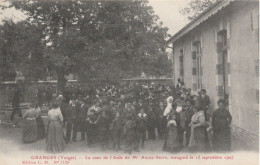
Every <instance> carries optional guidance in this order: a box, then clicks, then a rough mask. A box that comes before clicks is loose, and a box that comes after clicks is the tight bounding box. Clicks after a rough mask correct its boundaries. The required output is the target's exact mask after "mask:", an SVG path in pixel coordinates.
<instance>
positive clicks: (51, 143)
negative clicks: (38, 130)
mask: <svg viewBox="0 0 260 165" xmlns="http://www.w3.org/2000/svg"><path fill="white" fill-rule="evenodd" d="M63 150H64V139H63V130H62V123H61V122H60V121H51V122H50V124H49V129H48V135H47V151H50V152H61V151H63Z"/></svg>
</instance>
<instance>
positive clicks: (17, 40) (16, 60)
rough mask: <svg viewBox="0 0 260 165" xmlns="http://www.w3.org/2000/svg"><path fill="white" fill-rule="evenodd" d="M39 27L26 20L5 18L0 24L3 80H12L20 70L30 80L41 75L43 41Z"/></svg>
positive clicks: (42, 72) (42, 73)
mask: <svg viewBox="0 0 260 165" xmlns="http://www.w3.org/2000/svg"><path fill="white" fill-rule="evenodd" d="M41 32H42V31H41V29H40V27H36V26H34V25H31V24H28V23H27V22H26V21H22V22H19V23H14V22H13V21H10V20H9V21H8V20H5V21H4V22H3V25H1V26H0V57H1V64H0V72H1V75H2V77H1V79H2V80H3V81H6V80H12V79H13V78H14V77H15V75H16V72H22V73H23V75H24V76H25V77H26V78H27V79H30V80H39V79H41V78H42V77H43V75H44V71H43V70H42V66H43V63H44V60H43V53H42V50H43V47H42V45H43V43H42V37H43V35H42V33H41Z"/></svg>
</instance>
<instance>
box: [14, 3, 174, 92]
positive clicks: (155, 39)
mask: <svg viewBox="0 0 260 165" xmlns="http://www.w3.org/2000/svg"><path fill="white" fill-rule="evenodd" d="M10 4H11V5H10V7H12V6H13V7H15V8H16V9H19V10H22V11H24V12H26V13H27V15H28V19H27V22H28V23H30V24H32V25H36V26H40V27H43V28H42V31H43V32H42V34H43V35H44V37H43V40H44V41H45V43H46V45H45V49H44V57H45V58H46V60H47V61H48V63H50V65H49V66H50V67H52V68H55V69H56V72H57V78H58V82H59V83H58V84H59V90H60V91H62V90H63V89H64V86H65V84H66V80H65V79H64V75H65V74H67V73H70V72H76V73H78V74H79V75H80V77H81V80H84V81H87V80H93V79H106V80H109V81H118V80H119V79H121V78H122V77H123V76H124V75H129V76H131V77H132V76H136V75H139V74H140V73H141V72H143V71H144V72H146V73H147V74H148V75H149V74H150V75H153V74H154V75H162V74H164V73H165V72H164V73H163V70H167V69H168V68H170V67H167V66H168V65H166V64H167V61H166V62H165V57H166V54H165V51H164V46H165V39H166V37H168V34H167V30H168V29H167V28H165V27H163V25H162V23H158V16H156V15H155V14H154V11H153V9H152V7H150V6H149V5H148V2H147V1H137V0H130V1H101V2H97V1H85V0H73V1H60V0H52V1H46V0H22V1H12V0H10ZM162 59H164V60H162ZM164 64H165V65H164ZM155 66H156V67H159V68H161V70H160V69H158V70H160V71H157V69H154V68H155ZM167 71H168V70H167Z"/></svg>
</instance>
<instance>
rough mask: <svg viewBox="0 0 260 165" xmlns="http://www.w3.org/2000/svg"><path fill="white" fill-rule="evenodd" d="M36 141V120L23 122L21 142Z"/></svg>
mask: <svg viewBox="0 0 260 165" xmlns="http://www.w3.org/2000/svg"><path fill="white" fill-rule="evenodd" d="M36 140H37V124H36V120H35V119H34V120H25V121H24V126H23V142H24V143H32V142H35V141H36Z"/></svg>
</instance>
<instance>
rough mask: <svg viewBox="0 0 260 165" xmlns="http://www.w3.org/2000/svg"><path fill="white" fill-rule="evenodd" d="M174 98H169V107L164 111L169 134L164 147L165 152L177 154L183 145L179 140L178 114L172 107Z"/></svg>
mask: <svg viewBox="0 0 260 165" xmlns="http://www.w3.org/2000/svg"><path fill="white" fill-rule="evenodd" d="M172 103H173V97H171V96H170V97H168V98H167V107H166V109H165V111H164V116H166V118H167V131H166V132H167V133H166V138H165V141H164V145H163V151H168V152H177V151H180V149H181V144H180V142H179V139H178V123H179V121H178V114H177V112H176V110H175V107H174V108H173V107H172Z"/></svg>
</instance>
